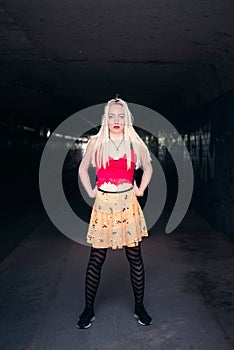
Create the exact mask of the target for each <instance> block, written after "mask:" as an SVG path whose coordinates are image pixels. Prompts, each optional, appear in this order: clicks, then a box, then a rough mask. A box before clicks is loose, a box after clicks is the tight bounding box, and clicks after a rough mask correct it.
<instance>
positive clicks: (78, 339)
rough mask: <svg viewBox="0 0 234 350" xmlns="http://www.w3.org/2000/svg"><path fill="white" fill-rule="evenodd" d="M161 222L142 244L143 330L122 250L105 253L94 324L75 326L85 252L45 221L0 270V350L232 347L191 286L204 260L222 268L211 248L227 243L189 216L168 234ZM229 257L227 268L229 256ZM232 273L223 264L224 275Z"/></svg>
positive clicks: (85, 248)
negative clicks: (146, 319) (83, 327)
mask: <svg viewBox="0 0 234 350" xmlns="http://www.w3.org/2000/svg"><path fill="white" fill-rule="evenodd" d="M167 214H168V213H164V219H163V220H164V221H165V220H167V219H166V217H167ZM163 220H162V222H161V223H159V224H158V225H157V229H156V230H154V232H151V234H150V236H149V237H147V238H144V239H143V242H142V254H143V258H144V265H145V274H146V285H145V300H144V302H145V307H146V309H147V311H148V312H149V313H150V315H151V316H152V318H153V320H154V323H153V324H152V325H151V326H149V327H143V326H141V325H139V324H138V323H137V321H136V320H135V319H134V317H133V308H134V302H133V300H134V299H133V292H132V289H131V285H130V276H129V268H128V262H127V259H126V257H125V252H124V250H119V251H111V250H108V252H107V257H106V261H105V263H104V266H103V270H102V276H101V282H100V285H99V289H98V293H97V296H96V301H95V315H96V320H95V321H94V323H93V325H92V327H91V328H89V329H86V330H80V329H78V328H76V321H77V319H78V314H79V313H80V312H81V311H82V310H83V307H84V278H85V271H86V266H87V262H88V258H89V249H90V248H89V247H88V246H83V245H80V244H78V243H76V242H73V241H71V240H69V239H68V238H66V237H65V236H64V235H62V234H61V233H60V232H58V231H57V229H56V228H55V227H54V226H53V225H52V223H51V222H50V221H49V220H45V221H44V222H43V223H42V224H41V225H40V226H39V227H38V228H37V229H36V230H34V231H33V232H32V233H31V235H30V236H28V237H27V238H25V240H24V241H23V242H22V243H21V244H20V245H19V246H18V247H17V248H16V249H15V250H14V251H13V252H12V253H11V254H10V255H9V256H8V257H7V258H6V259H5V260H4V261H3V262H2V263H1V264H0V286H1V287H0V304H1V320H0V339H1V340H0V343H1V345H0V349H1V350H29V349H35V350H40V349H41V350H42V349H43V350H49V349H51V350H60V349H69V350H70V349H71V350H72V349H79V350H86V349H87V350H89V349H90V350H93V349H95V350H97V349H104V350H105V349H106V350H107V349H108V350H110V349H116V350H117V349H123V348H128V349H134V350H135V349H141V350H142V349H154V350H155V349H160V350H164V349H165V350H188V349H196V350H203V349H204V350H230V349H232V346H233V335H232V334H233V327H232V328H230V329H228V327H226V326H225V323H221V322H220V317H219V316H220V315H219V314H218V313H217V312H216V311H217V310H212V309H211V308H210V307H209V305H208V304H207V302H206V300H205V299H204V297H203V295H202V293H201V292H200V290H199V288H198V286H197V284H196V283H195V282H197V281H195V272H199V271H200V270H201V269H202V268H203V272H204V268H205V267H204V266H207V265H205V264H203V260H207V259H208V257H210V256H211V255H212V254H213V256H214V255H215V254H216V258H215V260H217V262H218V260H219V264H218V263H217V265H216V267H217V266H218V265H220V264H221V263H222V264H224V262H225V259H224V257H225V253H224V252H222V255H223V257H222V258H221V257H220V258H219V257H218V256H217V254H218V251H219V246H223V250H225V251H226V252H228V248H229V249H230V250H232V249H233V246H232V244H231V242H228V241H226V239H225V238H222V235H220V234H217V233H215V232H214V231H212V230H211V229H210V228H209V225H208V224H207V223H206V222H205V221H204V220H203V219H202V218H201V217H199V216H198V215H196V213H194V212H193V211H192V210H191V211H189V212H188V214H187V215H186V217H185V219H184V221H183V222H182V223H181V225H180V226H179V227H178V228H177V229H176V230H175V232H174V233H172V234H169V235H166V234H164V233H163V227H165V226H164V224H165V222H164V223H163ZM202 240H203V241H204V242H205V243H204V244H203V243H202ZM216 241H217V242H219V244H218V245H217V246H216V244H215V242H216ZM208 242H209V243H208ZM222 242H223V243H222ZM199 243H200V245H199ZM221 243H222V244H221ZM202 245H203V249H202V248H201V247H202ZM195 246H197V247H199V248H198V249H195ZM192 248H193V249H192ZM195 253H196V254H197V255H196V254H195ZM202 253H204V256H202ZM228 254H229V255H230V251H229V252H228ZM226 257H227V258H228V255H227V256H226ZM229 258H230V259H232V263H233V260H234V258H233V254H232V255H231V257H230V256H229ZM199 264H200V266H199V268H198V265H199ZM210 266H213V263H212V264H211V265H210ZM216 267H215V266H214V271H213V270H212V269H211V271H210V272H211V275H212V273H214V272H215V271H216V275H217V277H220V276H218V269H216ZM233 267H234V264H233V265H232V266H230V264H229V270H230V271H229V272H230V273H231V272H232V275H233V271H234V269H233ZM191 276H193V279H192V278H191ZM221 277H222V276H221ZM230 287H231V286H230V285H229V288H230ZM230 312H231V311H230ZM229 326H230V324H229Z"/></svg>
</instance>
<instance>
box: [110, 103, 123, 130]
mask: <svg viewBox="0 0 234 350" xmlns="http://www.w3.org/2000/svg"><path fill="white" fill-rule="evenodd" d="M124 125H125V114H124V109H123V107H122V106H121V105H120V104H112V105H110V107H109V111H108V127H109V135H110V137H111V136H116V137H117V136H123V135H124Z"/></svg>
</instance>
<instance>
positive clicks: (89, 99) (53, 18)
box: [0, 0, 234, 349]
mask: <svg viewBox="0 0 234 350" xmlns="http://www.w3.org/2000/svg"><path fill="white" fill-rule="evenodd" d="M177 5H178V7H177V6H174V5H173V3H172V2H170V1H165V2H161V3H160V2H155V1H146V2H145V3H144V4H143V3H141V2H140V1H137V2H133V1H129V2H126V1H118V2H117V1H101V2H100V3H95V2H94V1H91V0H90V1H77V2H75V1H73V0H71V1H61V0H59V1H57V2H53V1H48V0H46V1H44V2H41V3H40V2H38V1H32V2H28V1H20V2H17V1H15V0H10V1H9V0H1V1H0V32H1V35H0V77H1V79H0V96H1V105H0V108H1V117H0V133H1V137H0V148H1V149H0V152H1V173H0V174H1V175H0V177H1V214H2V215H1V216H2V219H1V222H2V225H1V226H2V228H1V234H0V261H4V259H5V258H7V257H8V256H9V254H10V253H12V252H13V251H14V249H16V247H17V246H19V245H20V243H21V242H22V241H23V240H24V239H25V238H27V236H28V235H29V234H30V233H32V232H33V230H35V229H36V228H37V227H38V225H39V224H40V223H42V222H43V220H45V219H47V218H48V216H47V212H46V210H45V208H44V206H43V202H42V199H41V194H40V187H39V169H40V162H41V158H42V154H43V151H44V149H45V146H46V144H47V142H48V141H49V140H50V138H51V136H52V135H54V140H55V139H56V141H54V144H53V146H54V150H53V155H54V157H55V158H56V156H57V152H59V147H60V146H61V145H62V146H61V147H64V145H66V148H67V155H66V158H65V160H64V164H63V169H62V186H63V190H64V193H65V196H66V199H67V201H68V203H69V205H70V206H71V208H72V210H73V211H74V213H75V214H76V215H78V216H79V217H80V218H81V219H82V220H84V221H85V222H86V223H88V221H89V216H90V212H91V207H90V205H89V204H88V203H86V201H85V200H84V199H83V197H82V194H81V190H80V188H79V185H78V169H79V164H80V161H81V159H82V155H83V152H84V149H85V147H86V145H87V142H88V140H89V138H90V136H91V135H93V134H95V133H97V131H98V130H99V127H100V124H99V125H93V126H91V125H90V126H89V127H88V126H87V130H86V131H85V132H84V133H82V135H80V136H78V137H77V138H76V137H74V134H76V133H77V135H78V134H79V130H78V131H77V132H75V131H74V134H73V135H69V133H67V134H65V133H64V134H63V135H59V134H56V135H57V138H56V136H55V133H56V132H57V131H56V129H57V128H58V126H59V125H60V124H61V123H63V122H64V121H65V120H66V119H68V118H69V117H70V116H72V115H74V114H75V113H78V112H81V114H82V112H83V111H85V110H87V109H89V108H90V107H92V106H96V105H100V104H103V106H104V105H105V103H107V101H108V100H109V99H111V98H113V97H114V96H115V95H116V94H117V93H118V94H119V95H120V97H121V98H123V99H124V100H125V101H127V102H128V103H129V104H130V105H132V106H133V105H140V106H142V107H143V108H146V109H150V110H152V111H155V112H156V113H158V114H159V115H161V116H163V118H165V120H167V121H168V122H169V123H171V125H172V126H173V127H174V129H175V130H176V131H177V132H178V134H179V135H180V137H181V138H182V141H183V144H184V145H185V146H186V148H187V150H188V154H189V157H190V160H191V164H192V168H193V175H194V186H193V191H192V195H191V201H190V203H189V210H193V211H194V212H195V213H197V214H198V215H200V216H201V218H202V219H204V220H206V222H208V224H209V225H210V227H211V228H212V229H214V230H218V231H219V232H221V233H222V234H223V235H224V237H226V238H225V239H228V240H230V242H233V238H234V215H233V213H234V142H233V141H234V137H233V134H234V41H233V37H234V6H233V2H232V1H229V0H225V1H223V2H220V1H218V0H215V1H213V5H212V6H211V4H210V2H209V1H198V2H194V3H193V2H191V1H185V0H181V1H179V3H178V4H177ZM133 116H134V114H133ZM140 118H141V120H142V123H143V124H144V118H146V119H147V116H146V115H141V117H140ZM100 122H101V119H100ZM87 125H88V124H87ZM136 130H137V132H138V133H139V135H140V136H141V138H142V139H143V141H144V142H145V143H146V145H147V146H148V148H149V150H150V152H151V154H152V156H153V157H155V158H154V159H157V161H158V162H159V164H160V167H161V168H162V171H163V173H164V175H165V179H166V186H167V193H166V201H165V206H164V208H163V210H164V214H165V215H167V216H168V217H169V215H170V214H171V212H172V210H173V207H174V205H175V202H176V198H177V195H178V181H179V179H178V173H177V169H176V166H175V162H174V158H173V155H172V154H171V153H170V150H169V148H168V147H167V142H169V143H170V145H173V142H175V143H176V142H177V139H176V138H175V136H174V135H173V134H171V133H166V132H165V133H164V134H163V133H162V135H161V136H160V135H159V134H158V130H156V128H155V126H154V125H152V129H150V130H149V128H148V127H145V129H144V127H143V126H142V127H137V126H136ZM65 139H66V140H67V141H66V142H65V141H64V140H65ZM61 140H63V142H62V143H61V144H60V141H61ZM183 157H184V158H183V159H184V162H186V155H184V156H183ZM141 175H142V172H141V170H139V171H137V172H135V178H136V179H138V180H137V181H139V178H140V177H141ZM154 176H155V179H156V181H157V174H156V173H154ZM180 180H181V179H180ZM186 180H187V178H186V174H185V175H184V178H183V179H182V180H181V181H182V182H183V181H184V182H186ZM152 191H153V189H152ZM149 193H150V188H149V189H148V190H147V191H146V193H145V195H144V197H143V198H141V199H139V202H140V205H141V206H142V208H144V206H145V205H146V202H147V198H148V196H149ZM159 222H160V220H159ZM182 222H183V221H182ZM157 225H158V224H157V222H156V223H155V225H154V226H153V228H152V230H151V231H150V232H153V231H154V230H155V229H156V230H157ZM160 225H161V224H159V226H160ZM190 225H191V227H193V225H194V226H196V223H195V222H191V223H190ZM160 227H161V226H160ZM180 229H181V226H180V225H178V227H176V228H175V230H174V232H175V234H176V233H177V232H178V233H179V232H180ZM191 229H192V228H191ZM164 230H165V225H164V224H162V231H164ZM178 241H179V238H178ZM230 244H232V243H230ZM230 283H231V282H230ZM233 341H234V340H233ZM181 349H182V348H181ZM202 349H203V348H202ZM207 349H208V348H207ZM220 349H221V348H220ZM225 349H226V348H225Z"/></svg>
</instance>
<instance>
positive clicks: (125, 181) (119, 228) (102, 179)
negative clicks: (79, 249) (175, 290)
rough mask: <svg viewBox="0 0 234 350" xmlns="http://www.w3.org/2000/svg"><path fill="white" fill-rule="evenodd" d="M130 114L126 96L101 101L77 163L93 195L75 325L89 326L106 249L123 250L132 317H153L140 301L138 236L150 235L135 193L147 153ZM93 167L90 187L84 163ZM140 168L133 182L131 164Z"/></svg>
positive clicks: (148, 169)
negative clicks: (96, 125) (81, 305)
mask: <svg viewBox="0 0 234 350" xmlns="http://www.w3.org/2000/svg"><path fill="white" fill-rule="evenodd" d="M132 120H133V117H132V114H131V112H130V110H129V108H128V105H127V103H126V102H125V101H123V100H122V99H120V98H115V99H112V100H110V101H108V103H107V104H106V106H105V110H104V115H103V118H102V125H101V128H100V130H99V132H98V133H97V135H95V136H93V137H91V139H90V141H89V143H88V145H87V148H86V152H85V155H84V157H83V159H82V161H81V164H80V167H79V176H80V179H81V182H82V184H83V186H84V188H85V190H86V191H87V193H88V195H89V197H91V198H95V202H94V205H93V209H92V213H91V218H90V223H89V229H88V233H87V236H86V240H87V242H88V243H90V244H91V251H90V258H89V263H88V267H87V271H86V281H85V301H86V305H85V309H84V311H83V312H82V314H81V315H80V316H79V321H78V322H77V326H78V327H79V328H89V327H90V326H91V325H92V321H93V320H94V319H95V316H94V308H93V305H94V300H95V296H96V293H97V289H98V286H99V281H100V276H101V270H102V266H103V263H104V261H105V258H106V252H107V248H112V249H122V248H123V247H125V253H126V257H127V259H128V261H129V265H130V277H131V284H132V288H133V293H134V299H135V310H134V311H135V312H134V317H135V318H136V319H137V320H138V322H139V323H140V324H141V325H150V324H152V323H153V321H152V318H151V317H150V316H149V314H148V313H147V312H146V310H145V308H144V305H143V297H144V282H145V274H144V265H143V260H142V255H141V241H142V237H146V236H148V232H147V228H146V223H145V218H144V215H143V212H142V210H141V207H140V205H139V203H138V200H137V196H140V197H141V196H143V195H144V191H145V189H146V187H147V186H148V184H149V181H150V179H151V176H152V165H151V161H152V159H151V157H150V153H149V151H148V148H147V147H146V145H145V143H144V142H143V141H142V140H141V138H140V137H139V135H138V134H137V133H136V131H135V130H134V128H133V126H132ZM90 164H92V165H93V166H95V167H96V176H97V182H96V186H95V187H94V188H92V185H91V182H90V178H89V174H88V168H89V166H90ZM139 167H142V168H143V175H142V178H141V184H140V187H139V188H138V186H137V185H136V182H135V181H133V176H134V169H136V168H139Z"/></svg>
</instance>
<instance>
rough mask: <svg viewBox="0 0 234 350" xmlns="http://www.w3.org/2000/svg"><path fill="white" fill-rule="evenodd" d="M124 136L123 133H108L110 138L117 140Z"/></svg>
mask: <svg viewBox="0 0 234 350" xmlns="http://www.w3.org/2000/svg"><path fill="white" fill-rule="evenodd" d="M123 137H124V134H120V135H119V134H111V133H109V138H110V139H112V140H118V139H122V138H123Z"/></svg>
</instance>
